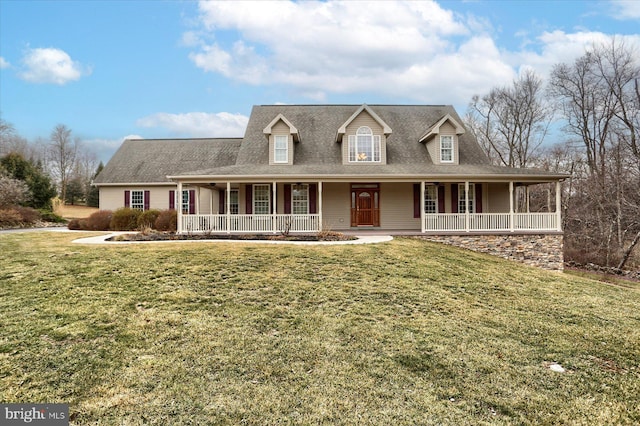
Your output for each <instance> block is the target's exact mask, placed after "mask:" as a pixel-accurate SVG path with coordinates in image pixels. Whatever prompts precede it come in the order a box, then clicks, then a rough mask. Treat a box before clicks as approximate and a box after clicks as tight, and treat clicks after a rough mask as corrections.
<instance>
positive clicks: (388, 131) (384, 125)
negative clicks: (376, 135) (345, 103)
mask: <svg viewBox="0 0 640 426" xmlns="http://www.w3.org/2000/svg"><path fill="white" fill-rule="evenodd" d="M362 111H366V112H367V113H368V114H369V115H370V116H371V117H372V118H373V119H374V120H375V121H376V122H377V123H378V124H379V125H380V127H382V131H383V132H384V134H385V136H389V135H390V134H391V132H392V131H391V127H389V125H388V124H387V123H385V122H384V120H383V119H382V118H380V117H379V116H378V114H376V113H375V112H374V111H373V109H371V108H370V107H369V105H367V104H362V106H361V107H360V108H358V109H357V110H356V112H354V113H353V114H352V115H351V117H349V119H348V120H347V121H345V122H344V123H343V124H342V126H340V127H339V128H338V134H337V135H336V142H340V141H342V137H343V136H344V134H345V133H346V132H347V126H348V125H349V124H351V122H352V121H353V120H355V119H356V117H358V116H359V115H360V114H361V113H362Z"/></svg>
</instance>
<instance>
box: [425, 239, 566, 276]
mask: <svg viewBox="0 0 640 426" xmlns="http://www.w3.org/2000/svg"><path fill="white" fill-rule="evenodd" d="M418 238H422V239H424V240H428V241H435V242H439V243H444V244H449V245H452V246H456V247H462V248H466V249H469V250H472V251H477V252H481V253H488V254H491V255H494V256H499V257H503V258H505V259H509V260H515V261H517V262H521V263H524V264H527V265H531V266H536V267H538V268H542V269H548V270H552V271H562V270H563V266H564V254H563V247H562V245H563V235H562V234H518V235H513V234H511V235H425V236H420V237H418Z"/></svg>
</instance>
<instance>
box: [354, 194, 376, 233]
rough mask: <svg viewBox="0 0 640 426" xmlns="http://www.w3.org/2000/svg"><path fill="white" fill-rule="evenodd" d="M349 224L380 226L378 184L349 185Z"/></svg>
mask: <svg viewBox="0 0 640 426" xmlns="http://www.w3.org/2000/svg"><path fill="white" fill-rule="evenodd" d="M351 226H380V188H379V186H378V184H352V185H351Z"/></svg>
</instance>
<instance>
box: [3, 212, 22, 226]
mask: <svg viewBox="0 0 640 426" xmlns="http://www.w3.org/2000/svg"><path fill="white" fill-rule="evenodd" d="M21 221H22V215H20V212H18V211H17V210H16V209H4V210H0V227H5V226H16V225H19V224H20V222H21Z"/></svg>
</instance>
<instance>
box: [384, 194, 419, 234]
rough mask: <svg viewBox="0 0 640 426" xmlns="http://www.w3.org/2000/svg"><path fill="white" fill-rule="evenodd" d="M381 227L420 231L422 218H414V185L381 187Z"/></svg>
mask: <svg viewBox="0 0 640 426" xmlns="http://www.w3.org/2000/svg"><path fill="white" fill-rule="evenodd" d="M380 227H381V228H384V229H392V230H399V229H412V230H415V229H420V218H414V217H413V183H412V182H406V183H405V182H402V183H382V184H381V185H380Z"/></svg>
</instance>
